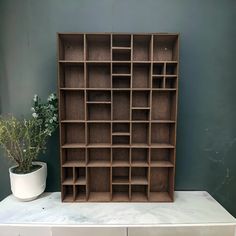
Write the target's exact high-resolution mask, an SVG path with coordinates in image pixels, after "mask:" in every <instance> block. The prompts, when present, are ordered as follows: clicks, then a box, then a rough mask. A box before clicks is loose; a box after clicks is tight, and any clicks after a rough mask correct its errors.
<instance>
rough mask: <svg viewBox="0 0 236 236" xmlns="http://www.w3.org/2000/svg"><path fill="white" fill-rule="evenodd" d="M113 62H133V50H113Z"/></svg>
mask: <svg viewBox="0 0 236 236" xmlns="http://www.w3.org/2000/svg"><path fill="white" fill-rule="evenodd" d="M112 60H113V61H130V60H131V50H124V49H122V50H121V49H120V50H115V49H113V50H112Z"/></svg>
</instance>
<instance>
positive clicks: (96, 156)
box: [88, 148, 111, 165]
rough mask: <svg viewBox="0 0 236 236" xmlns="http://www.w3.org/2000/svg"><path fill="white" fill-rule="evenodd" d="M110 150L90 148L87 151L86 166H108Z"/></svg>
mask: <svg viewBox="0 0 236 236" xmlns="http://www.w3.org/2000/svg"><path fill="white" fill-rule="evenodd" d="M110 163H111V149H110V148H90V149H88V165H93V164H95V165H96V164H101V165H102V164H103V165H106V164H110Z"/></svg>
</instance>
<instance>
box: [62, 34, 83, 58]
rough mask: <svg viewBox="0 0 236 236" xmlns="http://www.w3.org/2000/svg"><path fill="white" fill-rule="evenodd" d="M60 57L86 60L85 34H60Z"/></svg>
mask: <svg viewBox="0 0 236 236" xmlns="http://www.w3.org/2000/svg"><path fill="white" fill-rule="evenodd" d="M59 47H60V50H59V59H60V60H68V61H83V60H84V35H72V34H66V35H65V34H64V35H60V36H59Z"/></svg>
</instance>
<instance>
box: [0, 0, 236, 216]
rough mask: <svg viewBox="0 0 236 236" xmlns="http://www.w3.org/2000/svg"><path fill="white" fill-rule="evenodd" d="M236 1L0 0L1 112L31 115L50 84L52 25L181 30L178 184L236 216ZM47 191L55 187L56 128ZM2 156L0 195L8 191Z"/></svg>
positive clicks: (55, 29)
mask: <svg viewBox="0 0 236 236" xmlns="http://www.w3.org/2000/svg"><path fill="white" fill-rule="evenodd" d="M235 13H236V1H235V0H224V1H222V0H202V1H196V0H179V1H176V0H145V1H144V0H119V1H118V0H117V1H115V0H100V1H98V0H84V1H82V0H68V1H65V0H40V1H37V0H34V1H33V0H32V1H30V0H21V1H18V0H0V81H1V94H0V96H1V97H0V99H1V107H0V109H1V112H2V113H6V112H12V113H14V114H16V115H22V114H27V115H29V114H30V110H29V109H30V99H31V97H32V96H33V94H35V93H37V94H39V95H40V96H42V97H46V96H47V95H48V94H49V93H50V92H51V91H55V89H56V77H57V70H56V32H179V33H180V43H181V44H180V46H181V50H180V94H179V117H178V121H179V122H178V137H177V140H178V141H177V142H178V145H177V172H176V189H177V190H206V191H208V192H209V193H210V194H212V195H213V196H214V197H215V198H216V199H217V200H218V201H219V202H220V203H221V204H222V205H223V206H224V207H225V208H226V209H227V210H229V211H230V212H231V213H232V214H233V215H234V216H236V204H235V199H236V155H235V153H236V123H235V118H236V106H235V101H236V92H235V89H236V78H235V74H236V72H235V67H236V63H235V62H236V59H235V55H236V46H235V42H236V27H235V21H236V14H235ZM41 158H42V159H43V160H45V159H46V161H47V162H48V165H49V171H48V173H49V176H48V189H47V190H48V191H58V190H59V156H58V133H57V134H55V135H54V137H52V139H51V140H50V143H49V145H48V152H47V154H46V156H42V157H41ZM9 165H10V164H9V163H7V161H6V160H5V159H4V158H3V154H1V159H0V172H1V178H0V197H1V198H3V197H5V196H6V195H7V194H9V193H10V190H9V180H8V169H7V168H8V166H9Z"/></svg>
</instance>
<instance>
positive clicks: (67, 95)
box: [60, 91, 85, 120]
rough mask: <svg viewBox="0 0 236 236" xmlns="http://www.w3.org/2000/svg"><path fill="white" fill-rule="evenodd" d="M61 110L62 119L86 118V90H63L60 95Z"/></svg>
mask: <svg viewBox="0 0 236 236" xmlns="http://www.w3.org/2000/svg"><path fill="white" fill-rule="evenodd" d="M60 102H61V106H60V110H61V119H62V120H84V119H85V103H84V92H82V91H63V92H61V95H60Z"/></svg>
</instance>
